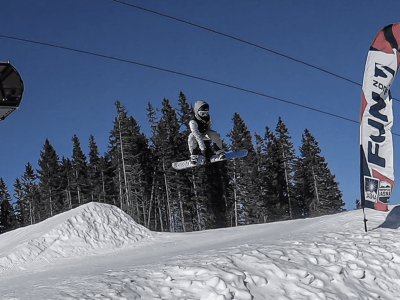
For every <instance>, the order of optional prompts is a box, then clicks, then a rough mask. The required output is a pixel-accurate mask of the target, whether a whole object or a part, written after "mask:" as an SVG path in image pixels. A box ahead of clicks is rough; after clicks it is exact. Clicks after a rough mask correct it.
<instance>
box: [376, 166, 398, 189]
mask: <svg viewBox="0 0 400 300" xmlns="http://www.w3.org/2000/svg"><path fill="white" fill-rule="evenodd" d="M372 176H373V177H374V178H378V179H379V180H384V181H387V182H389V183H390V184H391V185H392V189H393V185H394V181H393V180H390V179H389V178H387V177H386V176H383V175H382V174H381V173H379V172H378V171H375V170H372Z"/></svg>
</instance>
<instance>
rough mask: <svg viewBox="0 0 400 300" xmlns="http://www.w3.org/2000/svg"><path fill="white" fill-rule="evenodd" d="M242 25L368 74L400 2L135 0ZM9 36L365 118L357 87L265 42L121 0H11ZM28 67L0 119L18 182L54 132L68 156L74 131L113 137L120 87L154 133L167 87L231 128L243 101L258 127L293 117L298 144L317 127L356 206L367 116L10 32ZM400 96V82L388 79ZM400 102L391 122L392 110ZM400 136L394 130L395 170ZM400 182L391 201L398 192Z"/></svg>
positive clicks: (309, 57)
mask: <svg viewBox="0 0 400 300" xmlns="http://www.w3.org/2000/svg"><path fill="white" fill-rule="evenodd" d="M126 1H127V2H129V3H133V4H136V5H139V6H142V7H145V8H148V9H151V10H155V11H157V12H160V13H163V14H167V15H171V16H174V17H177V18H180V19H183V20H186V21H189V22H192V23H195V24H199V25H201V26H204V27H208V28H211V29H214V30H216V31H220V32H223V33H225V34H228V35H232V36H235V37H238V38H240V39H243V40H246V41H249V42H251V43H254V44H257V45H260V46H263V47H265V48H268V49H271V50H273V51H276V52H279V53H282V54H284V55H287V56H290V57H293V58H295V59H297V60H301V61H304V62H307V63H308V64H311V65H315V66H318V67H319V68H322V69H325V70H327V71H329V72H332V73H335V74H338V75H340V76H342V77H345V78H348V79H350V80H352V81H355V82H359V83H360V84H361V81H362V76H363V72H364V66H365V60H366V55H367V52H368V49H369V46H370V44H371V42H372V39H373V37H374V36H375V34H376V33H377V31H378V30H379V29H381V28H382V27H384V26H386V25H388V24H390V23H396V22H399V21H400V17H399V14H398V12H399V9H400V4H399V3H398V1H395V0H391V1H390V0H387V1H385V2H382V1H374V0H369V1H361V0H354V1H347V0H346V1H345V0H336V1H322V0H304V1H295V0H291V1H289V0H279V1H257V0H247V1H238V0H229V1H228V0H218V1H199V0H191V1H184V0H169V1H165V0H152V1H144V0H126ZM0 5H1V9H0V19H1V20H2V22H1V27H0V35H6V36H13V37H16V38H24V39H29V40H35V41H39V42H44V43H50V44H56V45H60V46H65V47H70V48H75V49H79V50H82V51H88V52H95V53H99V54H102V55H106V56H112V57H117V58H121V59H125V60H128V61H135V62H138V63H142V64H147V65H152V66H156V67H159V68H164V69H170V70H174V71H177V72H181V73H186V74H190V75H193V76H198V77H202V78H205V79H208V80H212V81H217V82H221V83H224V84H228V85H232V86H237V87H240V88H243V89H246V90H251V91H254V92H257V93H262V94H267V95H271V96H273V97H278V98H281V99H284V100H287V101H291V102H296V103H299V104H301V105H305V106H310V107H313V108H315V109H318V110H324V111H327V112H329V113H332V114H336V115H340V116H343V117H345V118H348V119H352V120H354V121H358V119H359V114H360V102H361V100H360V97H361V87H360V86H358V85H356V84H353V83H350V82H348V81H345V80H342V79H340V78H337V77H335V76H332V75H329V74H327V73H324V72H321V71H319V70H316V69H314V68H311V67H309V66H306V65H303V64H300V63H298V62H295V61H293V60H289V59H287V58H284V57H282V56H279V55H276V54H274V53H271V52H268V51H265V50H263V49H260V48H256V47H253V46H250V45H248V44H244V43H241V42H239V41H237V40H232V39H229V38H227V37H224V36H221V35H217V34H214V33H211V32H209V31H205V30H203V29H200V28H196V27H193V26H189V25H187V24H184V23H181V22H178V21H176V20H172V19H168V18H165V17H162V16H159V15H155V14H152V13H149V12H146V11H143V10H139V9H137V8H133V7H129V6H126V5H123V4H121V3H117V2H114V1H112V0H68V1H61V0H60V1H52V0H41V1H31V0H12V1H11V0H2V1H0ZM7 60H9V61H11V63H12V64H13V65H14V66H15V67H16V68H17V69H18V71H19V72H20V74H21V76H22V78H23V80H24V84H25V92H24V96H23V100H22V103H21V107H20V109H19V110H18V111H16V112H14V113H12V114H11V115H10V116H9V117H8V118H7V119H6V120H5V121H2V122H0V141H1V145H2V147H0V177H2V178H3V179H4V180H5V181H6V183H7V185H8V188H9V191H10V193H11V194H13V184H14V181H15V178H17V177H20V176H21V175H22V174H23V172H24V170H25V165H26V164H27V162H30V163H32V165H33V166H34V167H35V168H37V161H38V159H39V158H40V151H41V150H42V147H43V145H44V142H45V139H46V138H48V139H49V140H50V143H51V144H52V145H53V146H54V148H55V149H56V151H57V153H58V155H59V156H60V157H62V156H65V157H71V155H72V141H71V139H72V136H73V135H74V134H76V135H77V136H78V137H79V139H80V141H81V145H82V149H83V150H84V151H85V153H88V139H89V136H90V135H91V134H92V135H94V137H95V140H96V142H97V144H98V146H99V149H100V152H101V153H104V152H105V151H106V150H107V145H108V138H109V132H110V131H111V129H112V127H113V120H114V117H115V115H116V111H115V105H114V103H115V101H117V100H119V101H121V103H122V104H123V105H124V106H125V107H126V108H127V110H128V112H129V114H130V115H132V116H133V117H135V118H136V120H137V121H138V122H139V124H140V125H141V129H142V131H143V132H144V133H146V135H147V136H150V126H149V124H148V122H147V117H146V107H147V104H148V102H151V103H152V104H153V106H155V107H157V108H160V107H161V102H162V100H163V98H168V99H170V101H171V103H172V105H173V106H175V107H178V106H177V99H178V95H179V92H180V91H182V92H184V93H185V95H186V97H187V98H188V100H189V102H191V103H194V102H195V101H196V100H199V99H202V100H205V101H207V102H208V103H210V113H211V115H212V116H213V120H214V129H215V130H217V131H218V132H220V134H221V135H222V136H223V137H225V136H226V134H227V133H228V132H229V131H230V129H231V128H232V121H231V120H232V116H233V114H234V113H235V112H238V113H239V114H240V115H241V116H242V118H243V119H244V120H245V122H246V124H247V126H248V128H249V130H250V131H251V133H252V134H254V133H258V134H261V135H264V133H265V127H266V126H269V127H271V128H272V129H275V126H276V124H277V121H278V118H279V117H282V119H283V121H284V122H285V124H286V125H287V127H288V128H289V134H290V135H291V137H292V142H293V143H294V146H295V149H296V151H297V152H298V148H299V147H300V145H301V135H302V133H303V132H304V129H305V128H308V129H309V130H310V131H311V133H312V134H313V135H314V136H315V137H316V139H317V141H318V142H319V145H320V148H321V149H322V153H321V154H322V156H324V157H325V158H326V161H327V162H328V165H329V168H330V169H331V171H332V173H333V174H335V175H336V179H337V181H338V182H339V183H340V188H341V190H342V191H343V196H344V200H345V202H346V208H348V209H353V208H354V206H355V205H354V204H355V201H356V199H359V197H360V196H359V195H360V192H359V189H360V188H359V126H358V125H357V124H356V123H353V122H349V121H346V120H343V119H339V118H335V117H332V116H328V115H325V114H321V113H318V112H315V111H312V110H308V109H304V108H300V107H298V106H294V105H290V104H287V103H283V102H279V101H276V100H272V99H269V98H266V97H262V96H259V95H255V94H251V93H248V92H245V91H240V90H237V89H232V88H228V87H225V86H221V85H216V84H213V83H210V82H205V81H201V80H197V79H193V78H189V77H185V76H181V75H177V74H172V73H168V72H164V71H159V70H155V69H151V68H146V67H144V66H139V65H135V64H131V63H126V62H121V61H116V60H111V59H106V58H100V57H96V56H91V55H88V54H82V53H77V52H73V51H67V50H62V49H57V48H53V47H46V46H43V45H38V44H32V43H26V42H21V41H17V40H12V39H7V38H1V37H0V61H7ZM392 93H393V96H394V97H395V98H398V99H400V84H399V83H397V82H396V81H395V83H394V85H393V87H392ZM396 106H398V102H394V118H395V121H394V122H395V123H394V126H393V132H394V133H400V125H397V123H396V119H397V118H396V117H397V115H398V113H396V109H397V107H396ZM399 146H400V138H399V137H398V136H394V147H395V171H396V170H397V169H399V167H398V165H399V163H398V161H399V160H398V159H396V154H397V148H398V147H399ZM399 195H400V191H399V190H397V188H396V186H395V188H394V192H393V194H392V198H391V203H392V204H398V203H400V200H398V199H399Z"/></svg>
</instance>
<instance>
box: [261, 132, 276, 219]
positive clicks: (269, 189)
mask: <svg viewBox="0 0 400 300" xmlns="http://www.w3.org/2000/svg"><path fill="white" fill-rule="evenodd" d="M259 144H260V145H261V151H262V152H261V158H260V182H261V187H260V189H261V195H262V207H263V213H264V214H265V215H263V216H262V217H263V219H264V220H265V221H273V220H277V219H280V218H281V213H280V211H279V196H278V190H277V186H278V181H277V178H278V174H279V169H280V164H279V163H276V162H277V161H278V158H277V156H278V154H279V151H278V146H277V143H276V136H275V134H274V133H273V132H272V130H271V129H270V128H269V127H268V126H267V127H266V132H265V135H264V138H263V139H262V140H261V141H260V140H259Z"/></svg>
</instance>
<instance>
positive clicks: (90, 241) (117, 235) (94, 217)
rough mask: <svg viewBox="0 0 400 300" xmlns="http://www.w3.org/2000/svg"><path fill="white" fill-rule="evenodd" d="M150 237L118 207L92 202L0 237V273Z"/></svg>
mask: <svg viewBox="0 0 400 300" xmlns="http://www.w3.org/2000/svg"><path fill="white" fill-rule="evenodd" d="M146 238H151V233H150V231H149V230H148V229H146V228H145V227H143V226H141V225H139V224H137V223H136V222H135V221H134V220H133V219H132V218H131V217H130V216H129V215H127V214H126V213H124V212H123V211H122V210H120V209H119V208H117V207H115V206H112V205H108V204H101V203H95V202H91V203H88V204H85V205H82V206H80V207H78V208H75V209H72V210H70V211H68V212H65V213H62V214H59V215H56V216H54V217H52V218H49V219H47V220H45V221H43V222H40V223H38V224H35V225H31V226H28V227H25V228H19V229H17V230H14V231H11V232H8V233H5V234H2V235H0V273H4V272H6V271H7V270H8V271H12V270H15V269H25V267H27V266H28V265H36V264H43V263H50V262H52V261H54V260H56V259H59V258H73V257H82V256H85V255H94V254H100V253H106V252H109V251H112V250H114V249H116V248H120V247H122V246H124V245H132V244H134V243H137V242H138V241H140V240H143V239H146Z"/></svg>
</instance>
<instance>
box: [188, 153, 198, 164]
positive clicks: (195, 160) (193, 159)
mask: <svg viewBox="0 0 400 300" xmlns="http://www.w3.org/2000/svg"><path fill="white" fill-rule="evenodd" d="M198 158H199V156H198V155H194V154H192V155H190V163H191V164H192V165H196V164H197V159H198Z"/></svg>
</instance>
